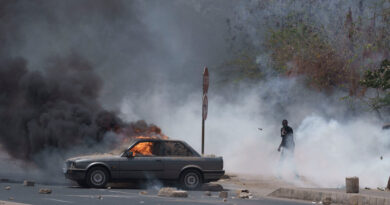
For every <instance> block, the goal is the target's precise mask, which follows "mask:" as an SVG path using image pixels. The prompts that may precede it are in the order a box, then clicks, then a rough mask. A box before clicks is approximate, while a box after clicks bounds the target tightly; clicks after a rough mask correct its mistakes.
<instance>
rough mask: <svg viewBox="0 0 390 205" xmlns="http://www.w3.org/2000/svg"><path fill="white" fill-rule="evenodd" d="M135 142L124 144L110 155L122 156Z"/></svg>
mask: <svg viewBox="0 0 390 205" xmlns="http://www.w3.org/2000/svg"><path fill="white" fill-rule="evenodd" d="M134 142H135V140H130V141H129V142H128V143H122V144H121V146H119V147H117V148H115V149H113V150H111V151H110V154H113V155H122V154H123V153H124V152H125V151H126V150H127V149H128V148H129V146H131V145H132V144H134Z"/></svg>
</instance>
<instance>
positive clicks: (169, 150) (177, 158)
mask: <svg viewBox="0 0 390 205" xmlns="http://www.w3.org/2000/svg"><path fill="white" fill-rule="evenodd" d="M161 152H162V154H161V155H162V156H163V157H162V161H163V163H164V174H163V176H162V177H163V178H164V179H178V178H179V175H180V172H181V170H182V168H183V167H185V166H188V165H196V164H198V162H199V157H198V156H195V155H194V154H193V153H192V151H191V150H190V149H188V148H187V147H186V146H185V145H184V144H183V143H182V142H179V141H165V142H162V144H161Z"/></svg>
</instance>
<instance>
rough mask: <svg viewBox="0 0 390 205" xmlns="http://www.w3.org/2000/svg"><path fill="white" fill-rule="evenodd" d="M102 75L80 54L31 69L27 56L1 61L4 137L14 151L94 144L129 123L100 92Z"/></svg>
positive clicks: (24, 153)
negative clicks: (106, 107)
mask: <svg viewBox="0 0 390 205" xmlns="http://www.w3.org/2000/svg"><path fill="white" fill-rule="evenodd" d="M101 88H102V80H101V79H100V78H99V77H98V75H96V74H95V73H94V70H93V68H92V67H91V65H90V63H88V62H87V61H85V60H83V59H82V58H81V57H79V56H77V55H75V54H74V55H71V56H69V57H64V58H55V59H54V58H53V59H50V61H49V62H48V64H47V67H45V68H43V69H42V71H29V70H28V68H27V62H26V61H25V60H24V59H23V58H13V59H7V60H3V61H2V62H1V64H0V133H1V134H0V143H1V144H2V145H3V148H5V149H6V150H7V151H8V152H9V153H10V154H11V155H12V156H14V157H18V158H23V159H30V158H31V157H32V156H33V155H35V154H37V153H39V152H40V151H42V150H44V149H45V148H60V149H67V148H69V147H70V146H74V145H77V144H82V145H89V144H90V145H93V144H94V143H96V142H99V141H101V140H102V139H103V136H104V133H106V132H107V131H110V130H113V129H116V128H117V127H120V126H122V125H123V122H122V120H121V119H119V118H118V117H117V116H116V114H115V113H113V112H109V111H106V110H104V109H103V108H102V106H101V105H100V104H99V101H98V97H99V92H100V91H101Z"/></svg>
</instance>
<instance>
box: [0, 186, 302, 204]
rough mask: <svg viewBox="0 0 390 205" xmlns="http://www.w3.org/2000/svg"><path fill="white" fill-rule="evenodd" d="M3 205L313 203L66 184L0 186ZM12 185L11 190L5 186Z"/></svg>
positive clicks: (201, 192)
mask: <svg viewBox="0 0 390 205" xmlns="http://www.w3.org/2000/svg"><path fill="white" fill-rule="evenodd" d="M0 186H1V190H0V204H4V201H8V202H17V203H25V204H39V205H44V204H62V205H63V204H110V205H114V204H127V205H128V204H160V205H164V204H167V205H168V204H264V205H267V204H269V205H278V204H287V205H298V204H306V205H307V204H310V203H307V202H301V201H287V200H280V199H273V198H254V199H237V198H232V197H234V196H235V193H234V192H233V191H231V192H229V198H227V201H226V202H224V201H223V199H221V198H219V197H218V194H219V192H212V195H211V196H206V195H205V194H204V193H205V192H204V191H190V192H188V193H189V196H188V198H170V197H159V196H157V192H158V190H157V189H148V190H145V189H86V188H79V187H72V186H63V185H40V184H36V185H35V186H33V187H27V186H23V185H22V184H20V183H8V182H7V183H4V182H3V183H0ZM7 186H10V187H11V189H10V190H6V189H5V187H7ZM40 188H49V189H51V190H52V193H51V194H39V189H40ZM142 191H146V192H147V193H146V194H141V193H140V192H142Z"/></svg>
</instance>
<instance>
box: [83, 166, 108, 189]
mask: <svg viewBox="0 0 390 205" xmlns="http://www.w3.org/2000/svg"><path fill="white" fill-rule="evenodd" d="M108 177H109V176H108V171H107V170H106V169H105V168H103V167H93V168H91V169H90V170H89V171H88V174H87V184H88V186H89V187H92V188H105V187H106V185H107V182H108Z"/></svg>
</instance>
